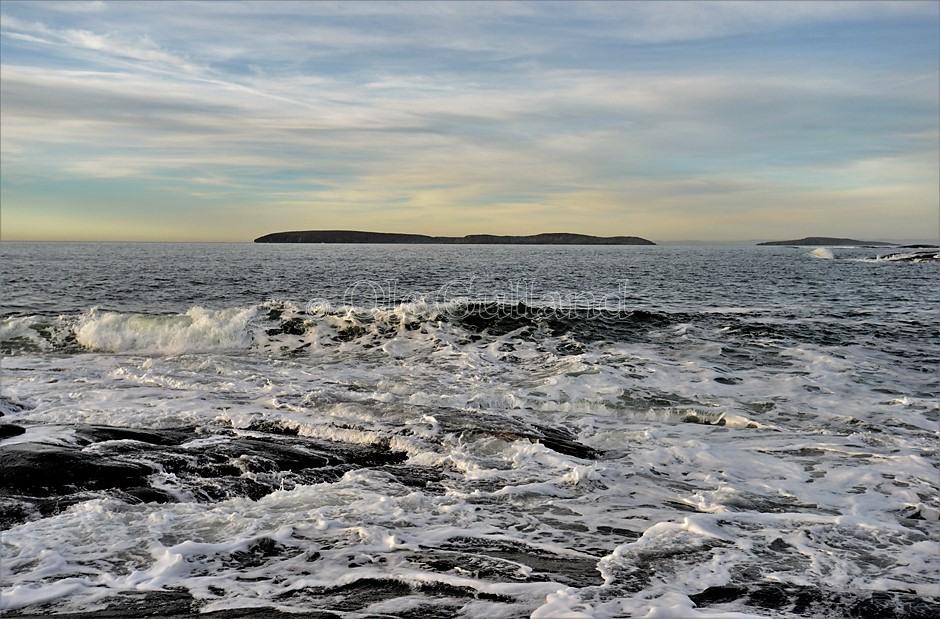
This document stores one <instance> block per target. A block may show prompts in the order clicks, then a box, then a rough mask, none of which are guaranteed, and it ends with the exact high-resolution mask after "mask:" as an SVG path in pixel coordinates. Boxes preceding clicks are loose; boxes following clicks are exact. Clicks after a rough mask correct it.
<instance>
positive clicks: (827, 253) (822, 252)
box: [809, 247, 835, 260]
mask: <svg viewBox="0 0 940 619" xmlns="http://www.w3.org/2000/svg"><path fill="white" fill-rule="evenodd" d="M809 254H810V255H811V256H812V257H813V258H821V259H823V260H832V259H833V258H835V256H833V255H832V251H831V250H829V249H827V248H825V247H817V248H816V249H814V250H813V251H811V252H810V253H809Z"/></svg>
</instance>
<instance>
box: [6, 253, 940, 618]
mask: <svg viewBox="0 0 940 619" xmlns="http://www.w3.org/2000/svg"><path fill="white" fill-rule="evenodd" d="M879 252H881V253H887V252H886V251H885V250H876V249H865V248H827V249H825V250H814V249H813V248H791V247H743V246H742V247H731V246H727V247H726V246H720V247H672V246H656V247H629V246H624V247H547V246H539V247H518V246H405V245H390V246H379V245H253V244H206V245H202V244H64V243H7V242H4V243H3V244H2V245H0V277H2V279H0V281H2V288H0V290H2V319H0V340H2V343H0V351H2V395H0V412H2V413H3V415H4V416H3V417H2V418H0V423H2V424H5V425H4V426H3V427H4V428H6V429H8V430H9V432H5V434H7V435H8V437H7V438H5V439H4V440H3V441H2V443H0V464H2V466H3V468H2V472H3V473H4V479H3V482H2V484H3V487H2V496H0V520H2V522H3V526H4V531H3V534H2V543H0V546H2V555H0V576H2V578H0V580H2V593H0V607H2V609H3V610H4V611H5V612H6V613H7V614H9V615H11V616H12V615H16V614H36V613H66V612H77V611H96V610H102V609H106V608H109V607H111V608H112V609H113V608H115V607H116V606H115V605H116V604H121V603H126V601H127V600H128V599H150V598H147V597H146V596H148V595H149V596H153V595H158V594H166V593H167V592H172V593H173V594H175V595H178V596H183V597H185V599H186V600H187V602H186V604H187V606H186V607H187V608H189V609H190V610H192V611H193V612H210V611H216V610H223V609H235V608H267V609H275V610H279V611H284V612H309V611H313V610H317V611H322V612H323V613H324V615H322V616H337V617H349V618H353V617H411V616H414V617H417V616H421V617H424V618H429V617H487V618H500V617H528V616H531V617H535V618H550V617H644V616H647V617H683V618H684V617H750V616H757V617H803V616H871V617H876V616H880V617H928V616H937V614H938V613H940V575H938V574H940V522H938V516H940V441H938V439H940V404H938V399H940V378H938V376H940V326H938V325H940V309H938V308H940V285H938V284H940V263H938V262H936V261H933V262H931V261H924V262H910V261H899V260H891V259H884V258H881V259H879V257H878V254H879ZM134 596H137V597H136V598H135V597H134ZM140 596H144V597H143V598H141V597H140ZM154 599H155V598H154ZM328 613H332V614H328Z"/></svg>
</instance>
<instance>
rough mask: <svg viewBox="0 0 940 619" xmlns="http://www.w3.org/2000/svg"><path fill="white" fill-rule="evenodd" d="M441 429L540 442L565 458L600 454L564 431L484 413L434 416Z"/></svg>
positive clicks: (593, 456)
mask: <svg viewBox="0 0 940 619" xmlns="http://www.w3.org/2000/svg"><path fill="white" fill-rule="evenodd" d="M435 418H436V419H437V420H438V423H439V424H440V426H441V428H442V429H443V430H444V431H445V432H449V433H452V434H462V435H464V436H470V437H472V436H475V435H489V436H494V437H497V438H501V439H503V440H506V441H518V440H527V441H531V442H533V443H542V444H543V445H545V446H546V447H548V448H549V449H551V450H552V451H556V452H558V453H560V454H564V455H566V456H572V457H575V458H582V459H585V460H596V459H597V458H598V457H599V456H600V452H598V451H597V450H596V449H593V448H592V447H589V446H587V445H585V444H583V443H580V442H578V441H577V440H576V437H575V435H574V433H573V432H571V431H570V430H568V429H567V428H562V427H553V426H543V425H540V424H533V423H531V422H529V421H524V420H522V419H518V418H516V417H509V416H505V415H493V414H486V413H484V412H483V411H473V413H472V415H468V414H466V413H464V412H462V411H460V412H458V411H453V412H448V411H441V412H439V413H435Z"/></svg>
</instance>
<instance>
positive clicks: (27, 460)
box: [0, 443, 153, 497]
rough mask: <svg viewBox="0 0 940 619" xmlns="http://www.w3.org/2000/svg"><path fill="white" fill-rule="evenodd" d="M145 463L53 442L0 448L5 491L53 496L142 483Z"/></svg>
mask: <svg viewBox="0 0 940 619" xmlns="http://www.w3.org/2000/svg"><path fill="white" fill-rule="evenodd" d="M152 472H153V471H152V470H151V469H150V467H148V466H144V465H141V464H136V463H132V462H126V461H121V460H116V459H111V458H102V457H100V456H98V455H89V454H84V453H82V452H81V451H80V450H78V449H75V448H69V447H60V446H56V445H45V444H38V443H19V444H16V445H9V446H5V447H4V448H3V449H2V450H0V477H2V478H3V480H4V490H5V491H6V492H17V493H23V494H28V495H30V496H40V497H44V496H46V497H47V496H54V495H57V494H63V493H66V492H74V491H76V490H104V489H110V488H130V487H133V486H140V485H144V484H145V481H146V478H147V476H148V475H150V473H152Z"/></svg>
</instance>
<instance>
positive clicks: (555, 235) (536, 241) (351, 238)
mask: <svg viewBox="0 0 940 619" xmlns="http://www.w3.org/2000/svg"><path fill="white" fill-rule="evenodd" d="M255 243H413V244H420V245H435V244H436V245H655V244H656V243H654V242H652V241H648V240H646V239H644V238H640V237H638V236H591V235H589V234H572V233H570V232H547V233H543V234H532V235H529V236H496V235H493V234H468V235H467V236H427V235H425V234H398V233H394V232H360V231H357V230H303V231H293V232H274V233H272V234H265V235H264V236H260V237H258V238H256V239H255Z"/></svg>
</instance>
